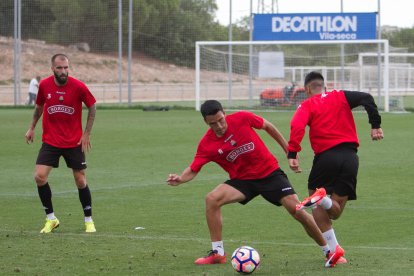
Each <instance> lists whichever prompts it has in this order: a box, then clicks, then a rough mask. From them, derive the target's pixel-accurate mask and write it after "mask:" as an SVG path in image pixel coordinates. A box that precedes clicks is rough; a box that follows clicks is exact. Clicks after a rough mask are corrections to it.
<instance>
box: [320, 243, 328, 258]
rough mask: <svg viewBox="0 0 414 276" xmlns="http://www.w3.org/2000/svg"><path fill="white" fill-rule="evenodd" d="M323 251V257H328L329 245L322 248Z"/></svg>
mask: <svg viewBox="0 0 414 276" xmlns="http://www.w3.org/2000/svg"><path fill="white" fill-rule="evenodd" d="M321 249H322V251H323V255H324V256H327V255H328V253H329V252H330V249H329V245H324V246H321Z"/></svg>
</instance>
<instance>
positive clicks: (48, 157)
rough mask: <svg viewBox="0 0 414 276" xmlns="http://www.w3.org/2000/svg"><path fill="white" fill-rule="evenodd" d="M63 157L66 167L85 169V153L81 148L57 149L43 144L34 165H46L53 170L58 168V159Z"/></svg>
mask: <svg viewBox="0 0 414 276" xmlns="http://www.w3.org/2000/svg"><path fill="white" fill-rule="evenodd" d="M61 156H63V158H64V159H65V161H66V166H68V168H71V169H74V170H84V169H86V162H85V153H84V152H82V147H81V146H78V147H75V148H57V147H54V146H51V145H49V144H46V143H43V144H42V147H41V148H40V150H39V155H38V156H37V160H36V165H46V166H51V167H54V168H57V167H59V159H60V157H61Z"/></svg>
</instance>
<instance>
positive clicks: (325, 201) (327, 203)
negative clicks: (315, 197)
mask: <svg viewBox="0 0 414 276" xmlns="http://www.w3.org/2000/svg"><path fill="white" fill-rule="evenodd" d="M319 205H320V206H322V208H323V209H325V210H328V209H331V207H332V199H331V198H329V197H328V196H325V197H324V198H322V200H321V203H320V204H319Z"/></svg>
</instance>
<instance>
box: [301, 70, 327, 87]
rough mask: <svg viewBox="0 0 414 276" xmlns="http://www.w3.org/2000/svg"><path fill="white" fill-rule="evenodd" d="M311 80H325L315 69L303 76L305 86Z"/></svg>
mask: <svg viewBox="0 0 414 276" xmlns="http://www.w3.org/2000/svg"><path fill="white" fill-rule="evenodd" d="M313 80H322V81H325V79H324V78H323V76H322V74H321V73H319V72H316V71H312V72H310V73H308V74H307V75H306V77H305V86H306V85H307V84H308V83H310V82H311V81H313Z"/></svg>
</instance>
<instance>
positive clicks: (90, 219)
mask: <svg viewBox="0 0 414 276" xmlns="http://www.w3.org/2000/svg"><path fill="white" fill-rule="evenodd" d="M92 221H93V220H92V217H85V222H92Z"/></svg>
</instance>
